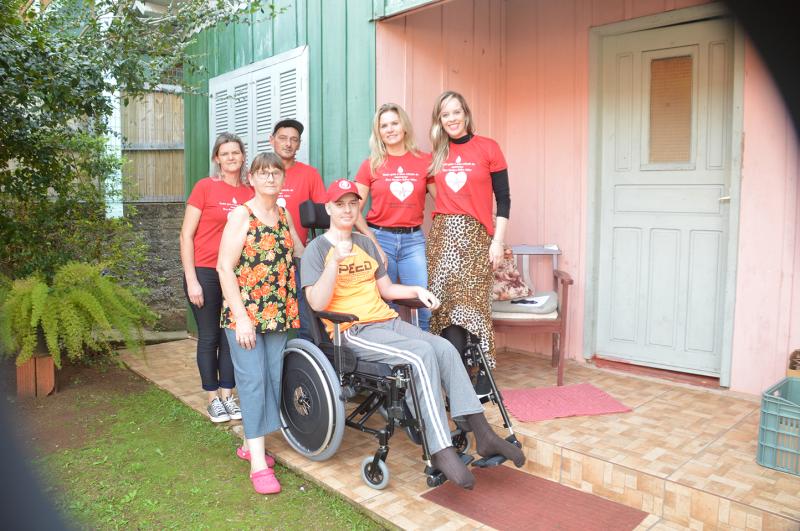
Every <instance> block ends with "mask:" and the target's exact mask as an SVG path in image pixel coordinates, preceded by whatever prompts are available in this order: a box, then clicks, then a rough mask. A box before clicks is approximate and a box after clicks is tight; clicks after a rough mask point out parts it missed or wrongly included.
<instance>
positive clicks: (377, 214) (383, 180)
mask: <svg viewBox="0 0 800 531" xmlns="http://www.w3.org/2000/svg"><path fill="white" fill-rule="evenodd" d="M369 148H370V155H369V158H368V159H367V160H365V161H364V162H363V163H362V164H361V168H359V170H358V173H357V174H356V186H357V187H358V192H359V195H360V196H361V197H363V198H364V199H362V200H361V206H362V207H363V206H364V202H365V200H366V198H367V194H372V206H371V208H370V210H369V213H368V214H367V225H368V226H369V227H370V228H371V229H372V231H373V233H374V234H375V239H376V240H377V241H378V244H379V245H380V247H379V248H380V249H383V252H384V253H385V254H386V262H387V264H386V271H387V273H388V275H389V278H390V279H391V280H392V282H393V283H395V284H406V285H410V286H421V287H423V288H426V287H427V286H428V278H427V274H426V270H425V235H424V234H423V233H422V217H423V213H424V211H425V195H426V194H427V193H428V192H430V193H431V195H432V196H434V197H435V196H436V187H435V185H434V184H433V180H432V179H429V178H428V167H429V166H430V163H431V156H430V155H429V154H428V153H425V152H422V151H419V150H418V149H417V144H416V142H415V141H414V132H413V130H412V128H411V120H409V119H408V115H407V114H406V112H405V111H404V110H403V108H402V107H400V106H399V105H397V104H395V103H385V104H383V105H381V106H380V108H379V109H378V111H377V112H376V113H375V117H374V119H373V120H372V134H371V135H370V137H369ZM430 315H431V312H430V310H428V309H427V308H421V309H420V310H419V326H420V328H422V329H423V330H428V323H429V321H430Z"/></svg>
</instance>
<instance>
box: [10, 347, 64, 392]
mask: <svg viewBox="0 0 800 531" xmlns="http://www.w3.org/2000/svg"><path fill="white" fill-rule="evenodd" d="M55 390H56V368H55V365H54V364H53V358H52V357H50V356H42V357H33V358H31V359H29V360H28V361H26V362H25V363H23V364H22V365H17V396H18V397H20V398H33V397H35V396H47V395H49V394H50V393H52V392H53V391H55Z"/></svg>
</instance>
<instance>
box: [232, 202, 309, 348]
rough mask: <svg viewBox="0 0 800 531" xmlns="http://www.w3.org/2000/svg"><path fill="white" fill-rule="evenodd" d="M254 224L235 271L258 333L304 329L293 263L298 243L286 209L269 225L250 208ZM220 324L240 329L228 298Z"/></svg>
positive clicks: (251, 225) (251, 224) (244, 300)
mask: <svg viewBox="0 0 800 531" xmlns="http://www.w3.org/2000/svg"><path fill="white" fill-rule="evenodd" d="M244 206H245V208H247V211H248V212H249V213H250V226H249V228H248V230H247V238H246V239H245V242H244V247H243V248H242V256H241V257H240V258H239V265H238V266H236V269H235V270H234V273H236V278H237V279H238V281H239V292H240V293H241V295H242V302H244V307H245V309H246V310H247V315H249V316H250V321H251V322H252V323H253V325H254V326H255V329H256V332H258V333H262V334H263V333H266V332H285V331H287V330H288V329H290V328H300V315H299V311H298V307H297V284H296V282H295V270H294V265H292V254H293V251H294V242H293V241H292V236H291V234H290V233H289V222H288V221H287V220H286V211H285V210H284V209H283V208H280V207H279V208H278V212H279V214H278V222H277V223H276V224H275V225H273V226H271V227H270V226H268V225H266V224H264V223H263V222H261V220H259V219H258V218H257V217H256V216H255V215H254V214H253V211H252V210H251V209H250V207H249V206H247V205H244ZM220 325H221V326H222V327H224V328H230V329H232V330H235V329H236V322H235V320H234V319H233V314H232V312H231V309H230V307H229V306H228V303H227V302H226V301H223V304H222V318H221V322H220Z"/></svg>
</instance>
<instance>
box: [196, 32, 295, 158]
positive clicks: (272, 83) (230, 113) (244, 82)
mask: <svg viewBox="0 0 800 531" xmlns="http://www.w3.org/2000/svg"><path fill="white" fill-rule="evenodd" d="M208 92H209V95H210V96H209V98H210V101H209V106H208V114H209V120H208V123H209V135H208V137H209V150H210V148H213V146H214V142H215V141H216V139H217V136H218V135H219V134H220V133H224V132H229V133H235V134H236V135H238V136H239V137H240V138H241V139H242V140H243V141H244V143H245V148H246V150H247V164H248V165H249V164H250V162H251V161H252V160H253V158H255V156H256V155H257V154H258V153H262V152H264V151H272V146H271V145H270V144H269V136H270V134H272V128H273V126H274V125H275V123H276V122H278V121H280V120H283V119H285V118H294V119H295V120H299V121H300V122H301V123H302V124H303V125H304V126H305V132H304V133H303V140H304V142H303V143H301V144H300V150H299V151H298V152H297V159H298V160H300V161H301V162H306V163H308V142H307V139H308V47H307V46H301V47H300V48H295V49H294V50H289V51H288V52H285V53H282V54H280V55H276V56H274V57H270V58H268V59H264V60H263V61H259V62H257V63H253V64H251V65H247V66H244V67H242V68H238V69H236V70H233V71H232V72H227V73H225V74H222V75H221V76H217V77H214V78H212V79H210V80H209V81H208Z"/></svg>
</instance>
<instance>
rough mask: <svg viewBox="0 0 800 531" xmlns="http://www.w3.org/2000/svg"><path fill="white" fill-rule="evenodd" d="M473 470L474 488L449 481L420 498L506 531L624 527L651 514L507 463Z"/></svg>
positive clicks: (635, 524) (605, 530)
mask: <svg viewBox="0 0 800 531" xmlns="http://www.w3.org/2000/svg"><path fill="white" fill-rule="evenodd" d="M472 470H473V472H474V473H475V488H474V489H473V490H464V489H462V488H461V487H458V486H456V485H455V484H453V483H450V482H449V481H448V482H447V483H445V484H444V485H442V486H441V487H437V488H435V489H433V490H431V491H428V492H426V493H425V494H423V495H422V497H423V498H425V499H426V500H429V501H432V502H434V503H438V504H439V505H441V506H443V507H447V508H448V509H450V510H453V511H455V512H457V513H460V514H463V515H464V516H467V517H469V518H472V519H473V520H477V521H479V522H483V523H484V524H486V525H489V526H491V527H494V528H496V529H502V530H513V529H529V530H550V529H558V530H561V531H570V530H574V531H592V530H595V529H596V530H598V531H607V530H609V529H614V530H620V531H622V530H627V529H634V528H635V527H636V526H637V525H639V524H640V523H641V522H642V520H644V519H645V518H646V517H647V513H645V512H643V511H640V510H638V509H632V508H631V507H627V506H625V505H622V504H620V503H617V502H613V501H610V500H606V499H604V498H601V497H599V496H595V495H593V494H587V493H585V492H581V491H579V490H575V489H571V488H569V487H565V486H564V485H559V484H558V483H554V482H552V481H548V480H546V479H542V478H539V477H536V476H532V475H530V474H526V473H525V472H520V471H519V470H514V469H513V468H510V467H507V466H497V467H494V468H478V469H475V468H473V469H472Z"/></svg>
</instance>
